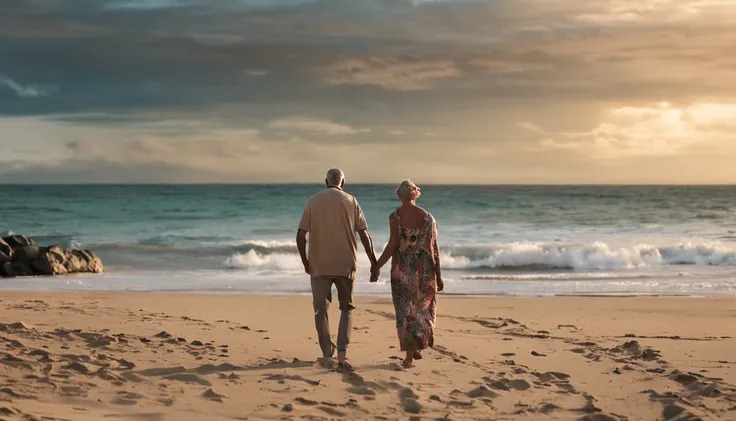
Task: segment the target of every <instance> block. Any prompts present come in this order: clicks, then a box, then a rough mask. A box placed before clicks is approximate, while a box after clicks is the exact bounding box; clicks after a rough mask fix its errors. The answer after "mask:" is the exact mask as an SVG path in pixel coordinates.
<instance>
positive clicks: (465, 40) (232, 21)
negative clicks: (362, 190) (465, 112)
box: [0, 0, 730, 115]
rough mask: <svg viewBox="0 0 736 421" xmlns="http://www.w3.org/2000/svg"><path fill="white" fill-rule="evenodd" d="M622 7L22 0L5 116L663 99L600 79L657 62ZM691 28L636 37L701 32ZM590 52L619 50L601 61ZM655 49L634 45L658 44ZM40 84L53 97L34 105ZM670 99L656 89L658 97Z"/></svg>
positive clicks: (8, 9)
mask: <svg viewBox="0 0 736 421" xmlns="http://www.w3.org/2000/svg"><path fill="white" fill-rule="evenodd" d="M532 6H537V7H532ZM606 13H607V12H606V10H605V8H603V6H601V2H591V3H590V4H586V5H585V6H582V5H579V4H576V5H573V4H572V3H570V2H556V1H549V2H545V3H539V2H535V1H533V0H526V1H521V2H511V1H508V0H499V1H458V0H456V1H449V0H448V1H435V2H421V1H403V0H392V1H388V0H366V1H329V0H322V1H317V0H314V1H298V0H291V1H286V0H285V1H265V0H249V1H244V0H243V1H236V0H227V1H219V2H205V1H195V0H192V1H186V0H180V1H177V0H114V1H113V0H106V1H100V0H48V1H41V0H33V1H22V0H6V1H4V2H3V3H2V5H0V57H2V58H3V60H2V62H1V63H0V75H1V76H2V77H4V78H6V79H7V80H10V81H13V83H14V84H15V85H14V86H15V87H16V88H18V87H21V90H19V89H15V90H13V89H7V88H6V89H3V87H2V86H0V113H1V114H6V115H23V114H49V113H82V112H96V111H105V110H121V109H122V110H124V109H129V110H130V109H208V108H211V107H213V106H221V105H226V104H249V103H251V104H252V103H266V102H273V103H282V104H290V105H293V104H298V103H310V104H322V105H324V106H329V105H335V104H340V106H342V104H343V103H345V102H350V103H353V104H354V103H381V102H385V103H389V102H397V101H399V102H401V103H403V104H406V105H407V106H422V105H423V104H427V103H428V102H432V101H436V99H437V98H438V97H441V98H442V100H443V101H448V102H453V103H463V102H465V101H487V100H492V99H493V98H501V99H504V100H505V99H509V98H530V99H541V100H548V99H550V98H555V99H559V98H565V97H567V98H570V99H589V98H591V97H597V98H610V99H619V97H620V96H621V95H633V96H635V97H636V96H638V95H648V90H644V91H642V90H641V86H640V84H639V81H638V80H637V78H630V77H627V76H628V75H626V73H620V72H619V73H616V72H608V73H606V72H603V73H601V72H599V70H600V68H601V67H602V66H603V67H605V66H606V65H608V66H609V67H610V63H615V64H622V63H626V62H632V61H634V62H635V61H637V60H640V59H641V55H642V52H641V51H642V50H640V51H635V50H630V51H626V50H624V49H623V48H624V47H625V46H624V45H615V41H616V39H617V36H618V35H617V34H618V32H616V31H619V30H620V29H619V28H615V27H613V28H609V29H608V31H607V32H605V31H603V29H601V28H602V27H604V26H605V25H604V24H605V22H603V20H604V18H606V16H608V15H606ZM580 16H587V17H588V18H587V19H589V20H590V19H594V20H596V21H595V22H594V23H590V22H587V23H586V22H585V21H584V20H581V19H579V17H580ZM613 17H615V16H613ZM681 26H683V25H680V26H678V25H675V24H672V25H670V26H667V27H664V28H662V25H661V24H655V23H646V24H644V25H638V26H636V27H630V28H626V31H625V33H629V34H634V35H635V36H638V37H639V38H640V39H645V38H646V37H647V36H650V35H652V34H655V33H660V32H661V31H665V32H666V33H672V32H677V31H693V29H692V28H690V27H687V26H683V27H682V28H681ZM704 31H705V30H704ZM621 32H624V31H621ZM703 33H706V32H703ZM642 37H644V38H642ZM585 44H588V45H595V44H601V45H602V47H603V49H602V52H609V54H608V55H604V56H601V57H590V54H592V53H595V52H596V51H590V48H585V46H584V45H585ZM639 44H643V45H638V46H633V47H631V46H629V47H627V48H641V49H645V48H650V47H651V44H653V43H652V42H649V45H647V43H646V41H644V42H643V43H642V42H639ZM566 45H569V46H571V47H570V48H565V46H566ZM667 45H668V44H664V45H659V46H657V47H658V48H660V49H659V51H657V52H656V55H655V57H660V58H661V60H660V61H661V62H686V63H691V64H692V63H696V62H699V63H704V62H703V60H702V57H700V56H702V55H703V54H707V52H705V53H704V52H703V51H704V50H705V48H704V46H703V45H700V46H698V45H695V46H693V49H694V50H696V51H693V52H691V53H688V54H681V55H680V56H679V57H674V56H672V55H673V54H677V51H676V49H674V48H672V46H671V45H670V46H669V47H667ZM706 46H707V45H706ZM708 61H709V62H711V63H710V64H712V65H713V66H718V65H719V64H720V62H719V60H718V59H716V58H713V57H711V59H710V60H708ZM704 64H705V63H704ZM667 82H668V81H667V80H664V81H663V83H667ZM6 85H7V83H6ZM32 86H44V87H47V88H48V89H49V91H45V92H46V93H48V94H46V95H43V96H40V95H38V96H36V95H25V96H23V95H18V92H32V91H28V90H26V91H24V90H23V89H25V87H32ZM729 86H730V84H727V83H725V81H724V79H723V78H719V79H716V80H713V81H711V83H705V84H704V86H703V89H705V90H706V91H716V90H718V89H730V88H729ZM622 88H623V91H622ZM626 88H629V89H626ZM663 89H665V88H658V87H657V86H656V81H655V83H654V84H653V85H652V89H651V90H652V95H651V96H653V97H655V96H657V95H660V92H661V90H663ZM695 89H700V87H694V88H693V90H695Z"/></svg>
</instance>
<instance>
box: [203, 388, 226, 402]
mask: <svg viewBox="0 0 736 421" xmlns="http://www.w3.org/2000/svg"><path fill="white" fill-rule="evenodd" d="M202 397H203V398H205V399H207V400H209V401H213V402H220V403H222V399H223V398H226V396H223V395H220V394H218V393H216V392H215V391H214V390H212V389H207V390H206V391H205V392H204V393H202Z"/></svg>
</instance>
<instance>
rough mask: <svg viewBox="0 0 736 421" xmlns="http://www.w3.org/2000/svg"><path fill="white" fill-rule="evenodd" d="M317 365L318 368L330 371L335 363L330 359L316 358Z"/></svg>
mask: <svg viewBox="0 0 736 421" xmlns="http://www.w3.org/2000/svg"><path fill="white" fill-rule="evenodd" d="M317 364H319V366H320V367H323V368H326V369H328V370H331V369H332V368H333V367H334V366H335V361H334V360H333V359H332V357H322V358H317Z"/></svg>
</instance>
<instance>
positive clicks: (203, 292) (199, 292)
mask: <svg viewBox="0 0 736 421" xmlns="http://www.w3.org/2000/svg"><path fill="white" fill-rule="evenodd" d="M333 290H334V289H333ZM0 293H12V294H24V293H28V294H57V293H58V294H99V295H108V294H110V295H126V294H139V295H183V296H266V297H301V296H311V291H267V290H246V289H242V290H234V289H233V290H227V289H147V290H142V289H141V290H136V289H121V290H111V289H46V288H38V289H15V288H7V289H5V288H0ZM354 296H355V297H356V298H358V297H360V298H389V299H390V298H391V292H390V291H389V292H385V293H375V292H366V293H361V292H354ZM438 297H440V298H441V297H446V298H449V299H463V298H477V299H483V298H489V299H490V298H499V299H501V298H508V299H554V298H619V299H623V298H696V299H711V298H712V299H718V298H726V299H728V298H733V299H736V292H734V293H720V294H688V293H661V292H653V293H645V292H625V291H622V292H611V293H602V292H589V293H550V294H538V293H495V292H487V293H484V292H468V293H465V292H456V293H452V292H450V293H448V292H442V293H438Z"/></svg>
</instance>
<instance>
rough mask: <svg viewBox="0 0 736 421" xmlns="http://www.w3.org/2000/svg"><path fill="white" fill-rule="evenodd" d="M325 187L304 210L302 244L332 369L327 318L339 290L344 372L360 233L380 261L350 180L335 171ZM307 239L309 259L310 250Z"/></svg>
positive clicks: (324, 352) (317, 322)
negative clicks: (348, 185)
mask: <svg viewBox="0 0 736 421" xmlns="http://www.w3.org/2000/svg"><path fill="white" fill-rule="evenodd" d="M325 184H326V185H327V188H326V189H325V190H323V191H322V192H320V193H317V194H315V195H314V196H312V197H311V198H309V201H308V202H307V206H306V207H305V208H304V214H303V215H302V219H301V221H300V222H299V230H298V232H297V236H296V244H297V247H298V248H299V254H300V255H301V258H302V263H303V264H304V271H305V272H306V273H308V274H309V275H310V276H311V278H312V297H313V304H314V323H315V325H316V327H317V336H318V337H319V346H320V348H322V357H323V358H322V359H321V360H320V362H321V363H322V364H323V365H324V366H327V367H329V366H331V364H332V357H333V356H334V355H335V345H334V343H333V342H332V339H331V338H330V322H329V319H328V317H327V310H328V308H329V305H330V303H331V302H332V285H333V284H334V285H335V287H336V289H337V299H338V301H339V302H340V311H341V314H340V326H339V330H338V333H337V360H338V363H339V364H340V365H341V366H347V367H349V365H348V363H347V361H346V359H347V350H348V345H349V344H350V333H351V330H352V328H353V326H352V321H351V319H350V316H351V312H352V310H353V309H354V308H355V306H353V283H354V281H355V272H356V268H357V252H358V247H357V239H356V236H355V233H356V232H357V233H358V234H359V235H360V241H361V242H362V243H363V248H364V249H365V252H366V254H367V255H368V259H369V260H370V262H371V265H373V264H374V263H375V262H376V256H375V254H374V252H373V242H372V240H371V237H370V235H369V234H368V225H367V224H366V222H365V217H364V216H363V211H362V210H361V209H360V205H359V204H358V201H357V200H356V199H355V198H354V197H353V196H351V195H349V194H347V193H345V192H344V191H343V186H344V185H345V174H343V172H342V171H341V170H339V169H337V168H333V169H331V170H329V171H328V172H327V177H326V179H325ZM307 233H308V234H309V256H307V250H306V246H307Z"/></svg>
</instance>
